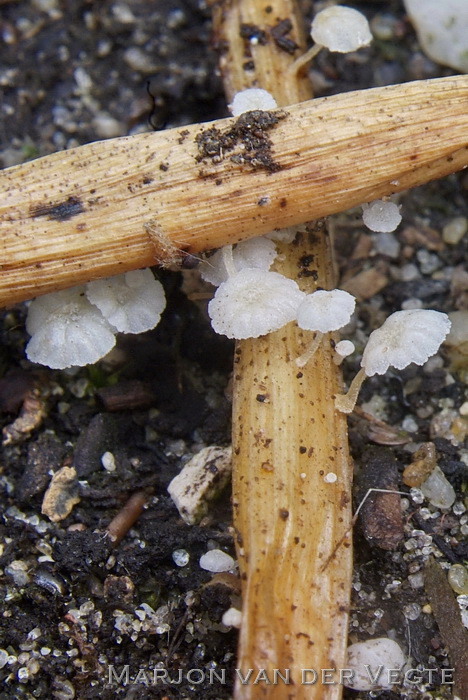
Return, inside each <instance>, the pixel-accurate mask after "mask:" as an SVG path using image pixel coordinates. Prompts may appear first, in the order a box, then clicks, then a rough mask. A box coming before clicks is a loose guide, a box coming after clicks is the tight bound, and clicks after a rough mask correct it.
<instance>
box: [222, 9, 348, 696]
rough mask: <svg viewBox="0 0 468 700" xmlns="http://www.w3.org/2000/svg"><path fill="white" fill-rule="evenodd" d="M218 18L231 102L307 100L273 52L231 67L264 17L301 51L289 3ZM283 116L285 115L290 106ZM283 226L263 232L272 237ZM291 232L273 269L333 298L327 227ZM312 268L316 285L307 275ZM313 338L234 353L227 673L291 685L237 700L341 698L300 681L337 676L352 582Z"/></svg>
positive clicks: (342, 445) (339, 418)
mask: <svg viewBox="0 0 468 700" xmlns="http://www.w3.org/2000/svg"><path fill="white" fill-rule="evenodd" d="M217 8H218V10H219V14H217V15H215V23H214V25H215V33H216V34H217V36H219V37H220V38H221V41H222V44H223V46H227V47H228V48H229V50H228V51H226V52H225V53H223V54H222V57H221V67H222V74H223V80H224V83H225V89H226V92H227V95H228V98H231V97H232V92H233V91H234V92H236V91H238V90H240V89H243V88H246V87H251V86H253V85H255V86H257V87H262V88H265V89H267V90H268V91H269V92H271V93H272V94H273V96H274V97H275V99H276V100H277V102H278V104H280V105H282V106H284V105H287V104H288V102H290V101H297V100H298V99H303V98H304V97H302V98H301V96H304V95H305V94H307V96H311V87H310V85H308V83H307V80H306V79H305V77H304V75H302V76H295V77H292V78H291V79H288V80H285V79H284V76H285V74H286V72H287V69H288V66H289V65H290V64H291V63H292V62H293V60H294V56H293V55H292V54H291V53H289V52H288V51H287V50H285V49H284V47H282V46H278V43H277V42H276V43H274V42H271V41H269V42H267V43H265V44H264V45H261V44H257V45H254V46H251V47H249V51H251V57H252V61H253V64H254V67H255V69H254V70H253V69H252V68H250V69H249V70H248V71H244V70H243V68H242V66H243V62H242V61H241V60H240V58H241V55H242V53H243V51H244V49H245V47H244V45H243V43H242V42H241V41H239V26H240V25H242V24H243V23H247V24H249V25H250V26H256V27H259V28H260V30H262V31H265V34H266V35H267V36H268V27H269V25H270V24H271V23H272V20H271V17H273V18H274V20H276V19H277V18H284V17H287V18H289V20H290V23H291V29H290V30H289V31H288V34H287V37H288V38H289V40H290V41H292V42H294V43H295V44H298V45H301V46H304V36H303V33H302V31H301V21H300V14H299V11H298V8H297V5H296V3H294V2H291V0H274V2H269V3H268V5H262V4H261V3H258V2H257V1H256V0H239V1H237V2H232V3H231V2H228V3H225V4H223V5H222V6H221V5H218V6H217ZM266 8H269V9H270V12H268V11H267V9H266ZM270 15H271V16H270ZM288 26H289V25H288ZM288 46H289V45H288ZM284 109H285V111H286V112H289V107H285V108H284ZM272 138H274V137H273V135H272ZM297 156H298V157H300V154H299V153H298V154H297ZM293 160H294V156H293ZM279 172H281V171H279ZM278 174H279V173H278ZM272 177H276V174H275V175H273V176H272ZM268 192H269V190H268ZM290 196H294V195H292V193H291V192H289V193H288V194H287V197H286V198H285V203H286V204H287V203H288V202H289V198H290ZM284 209H285V210H286V209H287V206H285V207H284ZM302 221H304V219H302ZM296 223H297V221H296ZM281 225H282V224H281V222H280V221H278V220H276V221H274V222H273V221H272V222H271V227H272V228H273V227H275V226H281ZM299 228H300V233H299V234H298V235H297V237H296V240H295V243H294V244H292V245H284V244H283V245H279V246H278V250H279V256H278V259H277V261H276V262H275V266H274V267H275V270H277V271H278V272H281V273H282V274H284V275H286V276H287V277H290V278H292V279H295V280H296V281H297V282H298V284H299V285H300V287H301V288H302V289H303V290H304V291H307V292H311V291H313V290H315V289H316V288H317V286H321V287H324V288H326V289H331V288H333V287H334V286H336V281H335V278H334V266H333V261H332V246H331V243H330V239H329V236H328V231H327V227H326V225H325V224H324V222H316V223H307V224H305V225H303V226H301V227H299ZM306 258H307V260H309V259H310V260H311V261H313V263H312V262H311V266H310V269H309V268H308V267H307V266H305V265H304V260H305V259H306ZM312 268H313V274H304V271H306V272H312ZM310 337H311V334H308V333H306V332H304V331H301V330H300V329H299V328H298V327H297V326H296V324H288V326H286V327H285V328H283V329H281V330H280V331H278V332H276V333H271V334H269V335H268V336H264V337H262V338H258V339H251V340H245V341H241V342H238V343H237V345H236V354H235V364H234V379H233V505H234V525H235V528H236V532H237V554H238V559H239V568H240V572H241V580H242V597H243V607H242V625H241V632H240V643H239V656H238V661H237V664H236V665H237V666H238V667H239V668H240V669H241V670H242V672H243V673H244V674H246V673H248V669H252V668H253V669H255V671H254V677H255V675H256V673H257V672H258V670H259V669H265V670H266V671H267V673H268V676H269V677H273V673H274V671H273V669H275V668H276V669H280V670H281V669H283V670H284V669H285V668H288V669H289V670H290V674H291V681H292V682H291V684H288V685H285V684H284V683H279V684H272V685H263V684H262V687H261V688H260V687H259V686H256V685H253V684H252V683H248V684H245V685H243V684H242V683H240V682H239V681H238V682H237V685H236V689H235V698H236V700H248V699H252V700H253V699H255V700H256V699H257V698H258V697H259V696H260V694H261V696H262V698H265V699H266V698H268V700H286V698H287V699H288V700H292V699H294V700H305V699H306V698H307V700H319V699H321V700H338V698H339V697H341V691H342V687H341V686H340V685H334V686H331V685H329V686H325V685H322V684H321V683H317V684H316V685H315V686H311V685H304V684H303V683H302V682H301V680H302V678H301V673H302V669H303V668H316V669H320V668H332V667H335V668H342V667H343V668H344V667H345V651H346V646H347V620H348V605H349V594H350V588H351V574H352V553H351V496H350V489H351V473H352V465H351V461H350V458H349V455H348V446H347V432H346V419H345V417H344V416H343V414H340V413H338V412H336V411H334V406H333V400H332V397H333V395H334V393H336V392H337V391H339V390H340V374H339V370H338V368H337V366H336V365H335V363H334V361H333V351H332V348H331V345H330V343H323V344H322V347H321V348H320V349H319V350H318V352H317V353H316V355H315V357H314V358H313V359H312V360H311V361H310V362H309V363H308V365H307V366H306V367H305V368H303V369H299V368H298V367H297V365H296V362H295V360H296V358H297V357H299V355H301V354H302V353H303V352H304V350H305V348H306V347H307V345H308V343H309V342H310ZM259 397H261V400H259ZM265 399H267V400H265ZM328 473H333V475H336V481H334V482H333V481H330V482H329V481H327V480H326V479H325V476H326V475H327V474H328ZM340 545H341V546H340Z"/></svg>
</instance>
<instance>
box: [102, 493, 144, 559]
mask: <svg viewBox="0 0 468 700" xmlns="http://www.w3.org/2000/svg"><path fill="white" fill-rule="evenodd" d="M147 500H148V494H146V493H145V492H144V491H136V493H134V494H132V495H131V496H130V498H129V499H128V501H127V502H126V503H125V505H124V506H123V508H121V510H119V512H118V513H117V515H116V516H114V517H113V518H112V520H111V521H110V523H109V525H108V526H107V527H106V530H105V531H106V534H107V535H108V536H109V538H110V541H111V542H112V544H113V545H114V546H116V545H118V544H119V542H120V541H121V540H122V539H123V538H124V537H125V535H126V534H127V532H128V531H129V530H130V528H131V527H132V525H134V523H136V521H137V520H138V518H139V517H140V515H141V514H142V513H143V510H144V508H145V505H146V502H147Z"/></svg>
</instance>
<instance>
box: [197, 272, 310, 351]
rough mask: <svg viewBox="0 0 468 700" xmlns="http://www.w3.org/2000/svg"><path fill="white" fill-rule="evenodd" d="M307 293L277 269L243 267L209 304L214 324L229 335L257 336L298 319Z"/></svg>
mask: <svg viewBox="0 0 468 700" xmlns="http://www.w3.org/2000/svg"><path fill="white" fill-rule="evenodd" d="M304 296H305V294H304V292H301V290H300V289H299V287H298V285H297V284H296V282H294V280H290V279H288V278H287V277H284V276H283V275H280V274H279V273H278V272H269V271H267V270H256V269H253V268H244V269H243V270H241V271H240V272H238V273H237V274H236V275H232V277H229V279H228V280H227V281H226V282H223V284H221V285H220V286H219V287H218V289H217V290H216V294H215V295H214V297H213V299H212V300H211V301H210V303H209V304H208V313H209V315H210V318H211V325H212V326H213V328H214V330H215V331H216V333H220V334H221V335H226V336H227V337H228V338H238V339H241V338H258V337H259V336H261V335H265V334H266V333H271V332H272V331H276V330H278V329H279V328H282V326H284V325H285V324H286V323H289V322H290V321H293V320H294V319H295V318H296V313H297V308H298V306H299V304H300V303H301V301H302V300H303V298H304Z"/></svg>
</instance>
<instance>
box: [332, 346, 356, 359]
mask: <svg viewBox="0 0 468 700" xmlns="http://www.w3.org/2000/svg"><path fill="white" fill-rule="evenodd" d="M355 349H356V348H355V347H354V343H353V342H352V341H351V340H340V341H339V342H338V343H337V344H336V345H335V353H336V355H335V357H334V358H333V361H334V363H335V364H336V365H341V363H342V362H343V360H344V359H345V357H349V355H352V354H353V352H354V351H355Z"/></svg>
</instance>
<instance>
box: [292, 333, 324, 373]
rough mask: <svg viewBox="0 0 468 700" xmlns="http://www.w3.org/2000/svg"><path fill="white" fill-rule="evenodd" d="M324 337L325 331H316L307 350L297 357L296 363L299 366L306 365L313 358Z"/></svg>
mask: <svg viewBox="0 0 468 700" xmlns="http://www.w3.org/2000/svg"><path fill="white" fill-rule="evenodd" d="M322 338H323V333H321V332H320V331H317V332H316V333H315V337H314V339H313V340H312V342H311V343H310V345H309V347H308V348H307V350H305V351H304V352H303V353H302V355H299V357H298V358H297V359H296V365H297V366H298V367H305V366H306V364H307V363H308V362H309V360H311V359H312V357H313V356H314V355H315V353H316V352H317V350H318V347H319V345H320V343H321V342H322Z"/></svg>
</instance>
